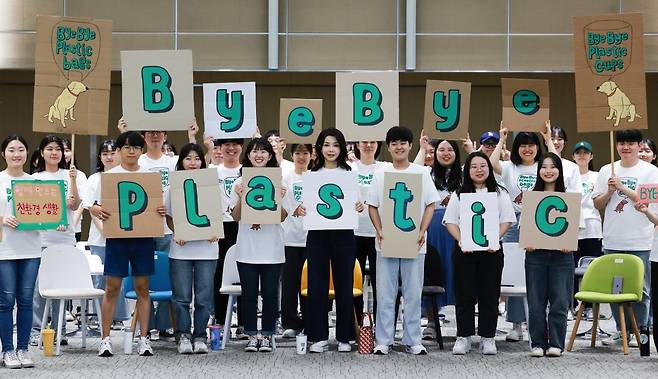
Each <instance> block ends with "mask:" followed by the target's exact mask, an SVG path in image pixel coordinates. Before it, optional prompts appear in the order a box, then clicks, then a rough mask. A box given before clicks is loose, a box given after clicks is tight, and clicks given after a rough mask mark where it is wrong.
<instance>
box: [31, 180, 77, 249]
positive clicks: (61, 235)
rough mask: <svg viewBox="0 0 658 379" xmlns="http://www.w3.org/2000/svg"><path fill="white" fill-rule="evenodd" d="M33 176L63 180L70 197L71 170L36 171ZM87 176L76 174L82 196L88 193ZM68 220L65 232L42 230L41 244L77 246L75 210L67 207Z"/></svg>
mask: <svg viewBox="0 0 658 379" xmlns="http://www.w3.org/2000/svg"><path fill="white" fill-rule="evenodd" d="M32 178H34V179H39V180H63V181H64V186H65V187H66V197H67V198H68V196H69V193H70V189H71V184H70V178H69V170H65V169H63V168H60V169H59V170H57V171H56V172H48V171H41V172H35V173H34V174H32ZM86 182H87V180H86V178H84V175H78V176H76V179H75V183H76V186H77V187H78V196H79V197H80V198H83V197H85V196H86V195H85V194H86V193H87V185H86ZM66 220H67V222H68V226H67V227H66V230H65V231H63V232H59V231H57V230H41V231H40V232H39V236H40V237H41V246H42V247H48V246H53V245H68V246H75V244H76V241H75V225H72V224H71V222H73V210H71V209H68V208H66Z"/></svg>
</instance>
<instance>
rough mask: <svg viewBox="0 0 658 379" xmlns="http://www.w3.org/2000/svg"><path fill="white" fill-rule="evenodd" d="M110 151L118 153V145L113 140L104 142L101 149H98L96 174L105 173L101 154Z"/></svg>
mask: <svg viewBox="0 0 658 379" xmlns="http://www.w3.org/2000/svg"><path fill="white" fill-rule="evenodd" d="M110 151H114V152H116V151H117V143H116V141H114V140H113V139H107V140H105V141H103V143H101V147H99V148H98V154H97V155H96V172H103V171H105V164H104V163H103V160H102V159H101V154H103V153H107V152H110ZM76 167H77V166H76Z"/></svg>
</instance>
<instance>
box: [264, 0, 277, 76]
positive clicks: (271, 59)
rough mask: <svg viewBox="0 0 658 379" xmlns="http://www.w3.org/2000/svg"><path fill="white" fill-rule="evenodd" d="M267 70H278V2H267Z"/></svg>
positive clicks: (271, 0) (273, 0) (269, 0)
mask: <svg viewBox="0 0 658 379" xmlns="http://www.w3.org/2000/svg"><path fill="white" fill-rule="evenodd" d="M268 8H269V9H268V12H267V14H268V16H269V17H268V23H267V33H268V36H267V68H269V69H270V70H277V69H278V68H279V0H268Z"/></svg>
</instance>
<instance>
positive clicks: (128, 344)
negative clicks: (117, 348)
mask: <svg viewBox="0 0 658 379" xmlns="http://www.w3.org/2000/svg"><path fill="white" fill-rule="evenodd" d="M123 353H124V354H126V355H130V354H132V353H133V331H132V329H130V328H125V329H124V330H123Z"/></svg>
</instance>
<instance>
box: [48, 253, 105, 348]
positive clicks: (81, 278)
mask: <svg viewBox="0 0 658 379" xmlns="http://www.w3.org/2000/svg"><path fill="white" fill-rule="evenodd" d="M39 294H41V297H43V298H44V299H46V306H45V307H44V310H43V317H42V319H41V330H44V328H45V327H46V322H47V320H48V313H49V310H50V307H51V304H52V301H53V300H62V301H61V302H60V303H59V313H58V320H60V322H63V320H64V300H81V302H80V303H81V319H82V348H85V347H86V338H87V325H86V320H87V303H86V300H88V299H91V300H93V301H94V304H95V305H96V309H101V307H100V301H99V299H100V298H102V297H103V295H104V294H105V291H103V290H101V289H96V288H94V286H93V284H92V282H91V272H90V270H89V263H88V262H87V258H86V257H85V254H84V252H82V251H80V250H79V249H78V248H76V247H75V246H65V245H60V246H51V247H47V248H46V249H45V250H44V251H43V252H42V255H41V265H40V267H39ZM98 321H99V323H100V324H101V325H102V324H103V321H102V318H101V314H100V313H99V314H98ZM61 341H62V328H57V347H56V350H55V354H56V355H60V343H61ZM42 343H43V341H40V342H39V346H41V344H42Z"/></svg>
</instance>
